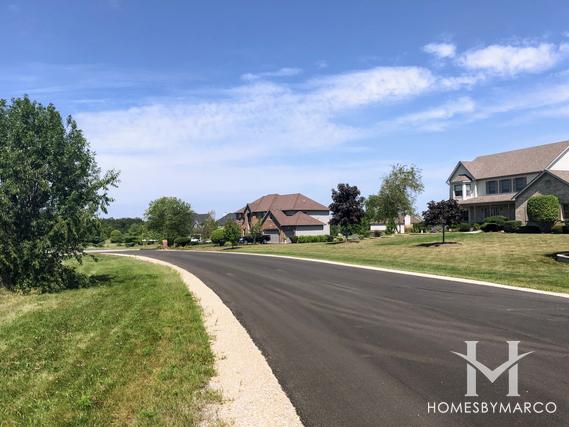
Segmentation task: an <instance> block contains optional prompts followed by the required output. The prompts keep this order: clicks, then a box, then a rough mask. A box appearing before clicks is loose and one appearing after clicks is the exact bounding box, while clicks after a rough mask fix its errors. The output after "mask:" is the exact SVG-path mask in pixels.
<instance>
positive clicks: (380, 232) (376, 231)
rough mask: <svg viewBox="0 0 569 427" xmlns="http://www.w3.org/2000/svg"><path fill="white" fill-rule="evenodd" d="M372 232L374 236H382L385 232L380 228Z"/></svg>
mask: <svg viewBox="0 0 569 427" xmlns="http://www.w3.org/2000/svg"><path fill="white" fill-rule="evenodd" d="M372 233H373V237H381V236H383V234H384V233H383V231H380V230H373V231H372Z"/></svg>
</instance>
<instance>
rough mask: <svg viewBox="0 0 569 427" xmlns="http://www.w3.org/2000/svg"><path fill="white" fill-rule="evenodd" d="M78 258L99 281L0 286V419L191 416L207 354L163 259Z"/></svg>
mask: <svg viewBox="0 0 569 427" xmlns="http://www.w3.org/2000/svg"><path fill="white" fill-rule="evenodd" d="M97 259H98V260H99V261H98V262H94V261H92V260H90V259H89V258H86V260H85V262H84V264H83V265H82V266H81V267H80V270H82V271H84V272H86V273H88V274H90V275H95V276H96V277H97V279H98V282H99V284H98V285H97V286H94V287H91V288H87V289H80V290H70V291H65V292H61V293H57V294H43V295H35V294H32V295H20V294H13V293H8V292H5V291H0V378H1V379H2V384H1V387H2V388H1V390H0V425H2V426H10V425H42V426H48V425H74V426H75V425H126V424H135V425H179V426H187V425H196V424H197V423H199V422H200V417H201V413H202V409H203V405H205V404H206V403H208V402H211V401H213V400H219V396H216V395H215V394H214V393H209V392H207V391H206V388H205V386H206V385H207V383H208V381H209V379H210V377H211V376H212V375H213V373H214V356H213V354H212V352H211V349H210V345H209V337H208V335H207V333H206V331H205V330H204V326H203V323H202V315H201V312H200V309H199V307H198V305H197V304H196V301H195V300H194V299H193V297H192V296H191V295H190V294H189V293H188V291H187V289H186V287H185V285H184V284H183V283H182V281H181V280H180V278H179V277H178V276H177V274H176V273H175V272H173V271H171V270H170V269H168V268H165V267H161V266H157V265H152V264H148V263H144V262H141V261H136V260H132V259H128V258H119V257H112V256H99V257H98V258H97Z"/></svg>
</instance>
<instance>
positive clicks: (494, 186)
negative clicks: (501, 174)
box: [486, 181, 498, 194]
mask: <svg viewBox="0 0 569 427" xmlns="http://www.w3.org/2000/svg"><path fill="white" fill-rule="evenodd" d="M497 192H498V181H486V194H496V193H497Z"/></svg>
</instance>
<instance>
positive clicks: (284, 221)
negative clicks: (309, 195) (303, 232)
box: [269, 209, 324, 227]
mask: <svg viewBox="0 0 569 427" xmlns="http://www.w3.org/2000/svg"><path fill="white" fill-rule="evenodd" d="M269 213H270V214H272V216H273V218H275V220H276V221H277V222H278V223H279V225H280V226H282V227H284V226H297V225H324V223H323V222H321V221H318V220H317V219H316V218H313V217H311V216H310V215H306V214H305V213H304V212H296V213H295V214H294V215H285V213H284V212H283V211H281V210H280V209H271V210H270V211H269Z"/></svg>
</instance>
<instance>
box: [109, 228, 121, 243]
mask: <svg viewBox="0 0 569 427" xmlns="http://www.w3.org/2000/svg"><path fill="white" fill-rule="evenodd" d="M110 239H111V243H122V242H123V237H122V233H121V232H120V231H119V230H113V231H111V236H110Z"/></svg>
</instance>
